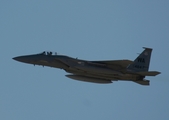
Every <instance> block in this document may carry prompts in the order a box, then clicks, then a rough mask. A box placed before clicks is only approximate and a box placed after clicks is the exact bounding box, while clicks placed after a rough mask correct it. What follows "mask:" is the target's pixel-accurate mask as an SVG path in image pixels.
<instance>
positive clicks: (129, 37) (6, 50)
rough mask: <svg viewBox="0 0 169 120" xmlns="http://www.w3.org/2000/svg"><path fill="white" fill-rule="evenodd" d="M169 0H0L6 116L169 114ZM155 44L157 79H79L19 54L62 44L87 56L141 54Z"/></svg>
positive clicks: (106, 118) (0, 113) (7, 119)
mask: <svg viewBox="0 0 169 120" xmlns="http://www.w3.org/2000/svg"><path fill="white" fill-rule="evenodd" d="M168 6H169V1H168V0H161V1H159V0H148V1H147V0H142V1H136V0H128V1H126V0H113V1H112V0H106V1H101V0H85V1H81V0H71V1H69V0H67V1H66V0H57V1H56V0H51V1H45V0H36V1H35V0H30V1H27V0H21V1H19V0H18V1H12V0H11V1H10V0H1V1H0V26H1V27H0V41H1V44H0V52H1V63H0V64H1V76H0V119H1V120H37V119H39V120H47V119H48V120H56V119H59V120H67V119H70V120H87V119H91V120H95V119H97V120H110V119H111V120H112V119H118V120H124V119H128V120H136V119H137V120H143V119H144V120H159V119H161V120H168V119H169V112H168V110H169V103H168V101H169V80H168V78H169V75H168V71H169V69H168V61H169V55H168V51H169V34H168V33H169V22H168V21H169V14H168V13H169V7H168ZM142 47H151V48H153V53H152V57H151V64H150V70H157V71H160V72H162V74H160V75H158V76H156V77H146V79H148V80H150V81H151V83H150V84H151V85H150V86H149V87H147V86H141V85H138V84H136V83H134V82H120V81H119V82H114V83H113V84H109V85H100V84H93V83H86V82H80V81H75V80H71V79H69V78H66V77H65V76H64V75H66V74H67V73H66V72H65V71H63V70H60V69H55V68H49V67H44V68H43V67H41V66H35V67H34V66H33V65H28V64H24V63H19V62H16V61H14V60H12V58H13V57H15V56H19V55H27V54H35V53H40V52H42V51H44V50H50V51H56V52H58V53H59V54H65V55H68V56H71V57H78V58H80V59H86V60H115V59H130V60H134V59H135V58H136V57H137V55H138V54H137V53H140V52H142V50H143V49H142Z"/></svg>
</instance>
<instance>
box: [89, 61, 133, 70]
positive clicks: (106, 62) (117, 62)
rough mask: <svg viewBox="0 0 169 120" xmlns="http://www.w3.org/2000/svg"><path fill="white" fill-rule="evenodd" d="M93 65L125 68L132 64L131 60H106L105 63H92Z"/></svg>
mask: <svg viewBox="0 0 169 120" xmlns="http://www.w3.org/2000/svg"><path fill="white" fill-rule="evenodd" d="M92 62H93V63H98V64H106V65H115V66H120V67H122V68H126V67H127V66H128V65H129V64H131V63H133V61H131V60H106V61H92Z"/></svg>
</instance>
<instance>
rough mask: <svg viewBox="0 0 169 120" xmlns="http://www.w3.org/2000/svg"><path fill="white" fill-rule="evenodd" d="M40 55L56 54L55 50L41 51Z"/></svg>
mask: <svg viewBox="0 0 169 120" xmlns="http://www.w3.org/2000/svg"><path fill="white" fill-rule="evenodd" d="M40 54H41V55H57V52H51V51H43V52H42V53H40Z"/></svg>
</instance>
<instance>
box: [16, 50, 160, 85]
mask: <svg viewBox="0 0 169 120" xmlns="http://www.w3.org/2000/svg"><path fill="white" fill-rule="evenodd" d="M143 48H144V51H143V52H142V53H141V54H140V55H139V56H138V57H137V58H136V59H135V60H134V61H131V60H105V61H87V60H81V59H77V58H72V57H69V56H65V55H58V54H56V53H53V52H45V51H44V52H42V53H39V54H33V55H24V56H18V57H14V58H13V59H14V60H16V61H19V62H23V63H28V64H33V65H42V66H48V67H54V68H60V69H63V70H65V71H66V72H68V73H69V74H68V75H65V76H66V77H68V78H71V79H74V80H79V81H85V82H93V83H112V82H113V81H118V80H123V81H133V82H135V83H138V84H140V85H149V84H150V82H149V80H146V79H144V78H145V77H146V76H156V75H158V74H160V72H158V71H148V70H149V64H150V58H151V52H152V48H146V47H143Z"/></svg>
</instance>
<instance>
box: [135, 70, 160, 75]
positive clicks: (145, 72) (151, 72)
mask: <svg viewBox="0 0 169 120" xmlns="http://www.w3.org/2000/svg"><path fill="white" fill-rule="evenodd" d="M137 74H139V75H142V76H156V75H158V74H160V72H158V71H143V72H137Z"/></svg>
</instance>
